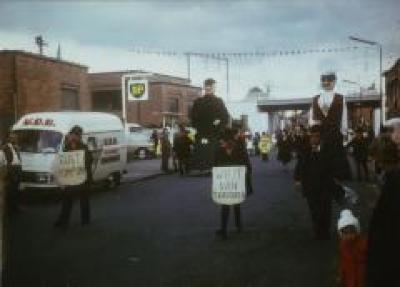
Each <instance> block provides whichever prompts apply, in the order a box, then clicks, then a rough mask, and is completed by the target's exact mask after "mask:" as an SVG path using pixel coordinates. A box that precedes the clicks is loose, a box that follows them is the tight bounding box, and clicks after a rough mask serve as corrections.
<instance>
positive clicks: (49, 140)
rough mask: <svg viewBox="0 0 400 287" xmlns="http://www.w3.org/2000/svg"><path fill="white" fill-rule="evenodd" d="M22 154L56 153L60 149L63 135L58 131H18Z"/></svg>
mask: <svg viewBox="0 0 400 287" xmlns="http://www.w3.org/2000/svg"><path fill="white" fill-rule="evenodd" d="M16 133H17V135H18V142H19V146H20V148H21V151H22V152H33V153H55V152H57V151H58V150H59V149H60V145H61V139H62V134H61V133H60V132H56V131H43V130H19V131H16Z"/></svg>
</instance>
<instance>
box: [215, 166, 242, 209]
mask: <svg viewBox="0 0 400 287" xmlns="http://www.w3.org/2000/svg"><path fill="white" fill-rule="evenodd" d="M212 199H213V201H214V202H215V203H217V204H225V205H234V204H239V203H242V202H243V201H244V200H245V199H246V167H245V166H224V167H213V169H212Z"/></svg>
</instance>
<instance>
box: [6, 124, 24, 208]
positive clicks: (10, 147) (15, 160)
mask: <svg viewBox="0 0 400 287" xmlns="http://www.w3.org/2000/svg"><path fill="white" fill-rule="evenodd" d="M2 150H3V153H4V157H5V159H6V169H7V172H6V179H5V186H6V187H5V189H6V209H7V213H9V214H10V213H13V212H16V211H18V210H19V192H20V191H19V184H20V179H21V172H22V162H21V156H20V153H19V146H18V137H17V135H16V134H15V133H14V132H12V131H10V133H9V134H8V137H7V140H6V142H5V144H4V146H3V148H2Z"/></svg>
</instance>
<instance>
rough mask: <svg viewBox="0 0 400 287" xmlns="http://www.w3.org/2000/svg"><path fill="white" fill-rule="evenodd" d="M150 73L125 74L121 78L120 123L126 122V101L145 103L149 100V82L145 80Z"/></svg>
mask: <svg viewBox="0 0 400 287" xmlns="http://www.w3.org/2000/svg"><path fill="white" fill-rule="evenodd" d="M151 75H152V74H150V73H136V74H126V75H123V76H122V80H121V85H122V89H121V91H122V95H121V96H122V121H123V123H124V124H126V123H127V122H128V120H127V112H126V110H127V108H126V101H127V99H128V101H147V100H148V99H149V81H148V80H147V79H146V78H147V77H148V76H151Z"/></svg>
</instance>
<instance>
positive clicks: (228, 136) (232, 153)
mask: <svg viewBox="0 0 400 287" xmlns="http://www.w3.org/2000/svg"><path fill="white" fill-rule="evenodd" d="M237 136H238V133H237V131H236V130H233V129H229V128H227V129H226V130H225V131H224V133H223V136H222V139H221V141H220V146H219V147H218V149H217V152H216V155H215V164H214V167H235V168H238V167H245V168H246V171H245V173H246V175H245V176H243V180H244V181H245V183H244V186H245V192H246V193H248V194H250V193H252V188H251V182H250V176H251V163H250V160H249V157H248V154H247V151H246V149H245V147H244V146H243V144H241V143H240V140H239V139H238V138H237ZM214 171H215V168H214V170H213V172H214ZM213 180H214V177H213ZM232 188H234V187H232ZM213 193H214V190H213ZM225 194H226V195H232V193H229V192H226V193H225ZM243 199H244V198H243ZM226 200H227V201H226V202H228V201H231V199H230V198H227V199H226ZM214 201H215V199H214ZM219 202H221V201H219ZM231 202H233V201H231ZM232 205H233V210H234V213H235V224H236V228H237V231H238V232H239V233H240V232H241V231H242V222H241V216H240V203H238V204H232ZM229 212H230V206H229V205H228V204H221V228H220V229H219V230H217V233H216V234H217V236H219V237H221V238H222V239H223V240H226V239H227V238H228V236H227V227H228V218H229Z"/></svg>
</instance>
